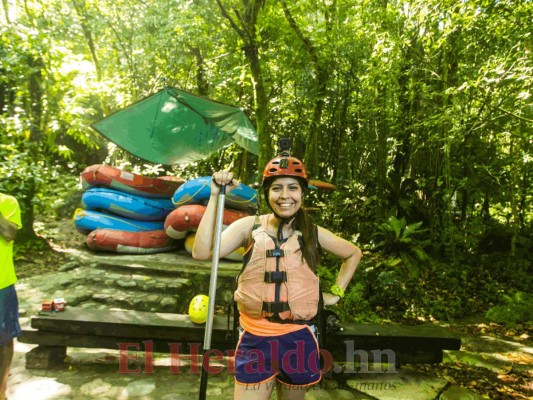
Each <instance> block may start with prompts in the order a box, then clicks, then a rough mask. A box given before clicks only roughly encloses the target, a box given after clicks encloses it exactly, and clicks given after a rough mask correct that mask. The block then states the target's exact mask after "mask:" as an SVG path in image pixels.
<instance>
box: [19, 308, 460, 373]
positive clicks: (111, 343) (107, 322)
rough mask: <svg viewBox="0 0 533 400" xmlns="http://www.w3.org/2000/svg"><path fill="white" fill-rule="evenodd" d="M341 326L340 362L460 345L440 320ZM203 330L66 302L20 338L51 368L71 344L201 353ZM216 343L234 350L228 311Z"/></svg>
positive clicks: (175, 317)
mask: <svg viewBox="0 0 533 400" xmlns="http://www.w3.org/2000/svg"><path fill="white" fill-rule="evenodd" d="M339 326H340V327H341V329H342V330H339V331H337V332H335V333H333V334H331V335H330V336H328V341H327V344H326V349H325V350H326V351H327V352H329V354H331V356H332V359H334V360H335V361H336V362H337V361H338V362H346V361H347V362H351V361H353V362H356V363H357V362H359V363H361V364H364V363H379V362H385V363H387V364H393V365H395V366H399V365H401V364H414V363H439V362H441V361H442V357H443V350H459V348H460V346H461V340H460V339H459V338H457V337H455V336H454V335H452V334H451V333H450V332H449V331H447V330H446V329H444V328H441V327H438V326H435V325H422V326H420V325H419V326H390V325H389V326H382V325H343V324H339ZM204 333H205V329H204V325H196V324H193V323H192V322H191V321H190V320H189V317H188V316H187V315H182V314H170V313H152V312H139V311H113V310H96V309H88V308H77V307H67V309H66V310H65V311H64V312H54V313H40V314H39V315H36V316H34V317H32V318H31V328H30V327H28V328H25V329H24V330H23V335H22V336H21V337H20V338H19V339H18V340H19V341H20V342H23V343H28V344H37V345H38V346H37V347H35V348H34V349H32V350H31V351H30V352H28V353H27V355H26V368H50V367H52V366H54V365H60V364H61V363H63V359H64V358H65V355H66V349H67V347H84V348H103V349H115V350H121V349H122V350H124V349H127V350H139V351H145V350H150V351H153V352H159V353H169V352H173V351H176V349H177V347H176V345H177V344H179V352H180V353H182V354H192V353H194V352H196V353H198V351H199V349H200V348H201V346H202V344H203V340H204ZM211 343H212V344H211V349H217V350H219V351H221V352H222V353H225V352H226V351H228V350H232V349H233V343H232V341H231V340H229V338H228V337H227V319H226V318H225V317H223V316H216V317H215V320H214V323H213V333H212V340H211ZM147 346H148V348H146V347H147ZM191 350H192V351H191ZM225 354H226V353H225Z"/></svg>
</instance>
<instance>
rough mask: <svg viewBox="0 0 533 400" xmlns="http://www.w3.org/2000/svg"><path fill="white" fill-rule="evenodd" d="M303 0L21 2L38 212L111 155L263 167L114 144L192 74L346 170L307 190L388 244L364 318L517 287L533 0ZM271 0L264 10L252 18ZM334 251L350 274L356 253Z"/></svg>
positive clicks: (28, 197) (446, 311) (23, 179)
mask: <svg viewBox="0 0 533 400" xmlns="http://www.w3.org/2000/svg"><path fill="white" fill-rule="evenodd" d="M284 3H285V5H286V9H284V8H283V3H282V2H263V1H261V2H236V1H235V2H234V1H225V0H222V1H221V2H219V3H216V2H213V1H212V0H200V1H188V2H176V1H171V0H162V1H157V2H156V1H152V0H150V1H147V2H144V3H142V4H141V3H139V2H132V1H120V2H116V1H110V0H102V1H98V2H86V1H81V0H76V1H73V2H62V1H58V0H44V1H41V2H31V1H30V2H22V1H20V0H15V1H11V2H7V3H5V4H4V6H5V7H4V8H6V9H5V10H4V12H2V13H0V26H1V28H0V60H1V62H0V130H1V132H0V190H4V191H7V192H10V193H13V194H15V195H16V196H17V197H18V198H19V199H20V200H21V203H22V204H21V206H22V207H23V212H24V215H25V216H28V218H29V219H30V220H31V219H32V218H33V217H35V218H36V219H41V218H43V217H48V216H50V217H55V216H57V217H63V216H65V215H69V210H71V209H72V207H74V205H75V204H76V203H77V201H78V199H79V195H80V193H79V191H78V190H79V189H78V188H77V187H76V184H75V181H76V179H77V177H78V175H79V172H80V171H81V169H82V168H83V167H84V166H87V165H88V164H93V163H100V162H103V161H104V160H106V157H107V160H106V162H108V163H110V164H112V165H116V166H120V167H124V168H126V169H128V170H131V171H134V172H138V173H142V174H147V175H156V176H159V175H166V174H175V175H177V176H180V177H182V178H185V179H188V178H192V177H197V176H201V175H209V174H211V173H212V172H213V171H214V170H216V169H219V168H230V169H232V170H234V171H236V172H237V175H238V176H239V178H240V179H241V180H243V181H244V182H246V183H256V182H258V180H259V179H258V176H257V171H258V170H261V168H262V167H263V165H258V158H257V157H255V156H251V155H249V154H245V153H243V152H242V150H240V149H239V148H238V147H236V146H233V147H230V148H227V149H225V150H224V151H223V152H220V153H219V154H214V155H213V156H212V157H210V158H209V159H207V160H204V161H201V162H198V163H191V164H190V165H182V166H172V167H168V166H162V165H157V164H156V165H150V164H146V163H145V162H144V161H142V160H139V159H136V158H135V157H132V156H131V155H128V154H125V153H124V152H122V151H121V150H110V151H108V147H107V143H106V142H105V140H104V139H103V138H101V137H99V136H97V135H96V133H95V132H94V131H93V130H92V129H91V128H90V125H91V123H93V122H95V121H97V120H99V119H101V118H102V117H103V116H105V115H108V114H109V113H111V112H114V111H116V110H119V109H120V108H122V107H124V106H126V105H129V104H131V103H132V102H134V101H136V100H139V99H141V98H142V97H144V96H145V95H148V94H150V93H153V92H154V91H156V90H158V89H160V88H162V87H164V86H167V85H173V86H177V87H179V88H181V89H184V90H188V91H191V92H194V93H198V94H201V95H203V96H206V97H210V98H212V99H215V100H220V101H224V102H228V103H231V104H237V105H239V106H242V107H243V108H244V109H245V110H246V112H247V114H248V115H249V116H250V118H251V120H252V122H253V123H255V124H256V125H261V126H258V128H261V129H260V132H261V135H262V136H261V143H262V144H265V146H263V147H262V151H261V155H260V157H259V159H261V160H264V158H265V157H268V155H269V152H270V150H269V146H268V145H269V144H271V142H274V141H275V139H276V138H277V137H279V136H289V137H291V138H292V139H293V142H294V149H293V150H294V151H293V153H294V155H296V156H298V157H300V158H305V159H304V161H305V162H306V163H308V164H310V165H312V166H313V171H312V172H313V176H312V178H316V179H322V180H326V181H329V182H332V183H335V184H337V190H336V191H335V192H333V193H331V192H325V191H320V190H319V191H317V192H312V193H310V195H309V198H308V199H306V200H307V202H306V205H308V206H313V207H318V208H319V209H320V211H319V212H317V213H315V214H313V217H314V218H315V220H316V221H317V222H318V223H320V224H321V225H323V226H325V227H327V228H328V229H330V230H332V231H333V232H338V233H339V234H340V235H341V236H343V237H345V238H347V239H348V240H351V241H353V242H357V244H359V245H360V247H362V248H363V249H364V250H365V251H366V252H367V253H368V252H370V254H366V255H365V259H364V260H367V259H370V260H371V261H370V262H367V261H364V266H361V267H360V268H359V270H358V272H357V276H356V278H355V279H357V280H358V281H357V283H356V284H352V285H350V289H349V292H348V294H347V300H346V301H345V302H344V305H343V306H339V307H347V306H346V305H347V304H349V305H350V306H349V307H348V308H346V309H343V312H344V313H345V314H346V316H348V315H349V314H350V310H349V308H351V307H353V309H354V310H358V314H357V315H367V316H368V318H372V314H371V313H377V314H379V315H381V316H384V315H388V316H391V315H399V316H401V317H406V316H408V317H415V318H455V317H457V316H459V315H461V314H462V313H467V312H468V311H469V310H476V311H479V310H482V309H483V306H482V304H483V302H485V303H487V302H489V301H493V299H496V298H498V293H499V291H500V290H507V289H508V288H509V287H516V288H519V289H520V290H522V291H525V290H526V289H527V285H529V284H530V283H531V278H530V277H529V276H530V275H531V274H530V271H529V268H530V264H531V262H532V259H531V257H532V256H531V254H533V250H532V242H533V240H532V231H533V228H532V223H533V208H532V207H531V201H532V199H533V191H532V186H531V182H530V181H531V165H532V163H531V151H532V142H531V139H530V138H531V136H532V129H531V127H532V126H533V125H532V124H531V122H532V121H533V109H532V107H531V87H532V77H533V61H532V58H531V54H530V47H531V45H530V42H531V32H530V30H531V29H530V25H531V24H530V22H531V15H532V10H533V8H532V5H531V2H509V1H498V2H494V1H493V2H490V1H481V0H476V1H471V2H447V3H446V2H445V3H443V2H441V1H436V0H425V1H421V0H415V1H411V2H408V3H406V2H403V3H399V2H388V3H384V2H368V1H353V0H338V1H335V2H319V3H317V2H314V1H310V0H304V1H299V2H284ZM218 4H220V5H222V6H225V7H226V9H227V11H229V12H228V15H229V16H230V17H232V18H233V20H232V21H230V19H231V18H227V16H224V15H223V13H222V11H221V8H220V7H219V5H218ZM252 4H260V5H261V7H260V9H259V12H257V13H255V12H254V14H253V15H254V16H256V17H257V18H256V19H255V18H254V20H253V21H248V22H249V23H248V24H247V25H246V26H245V25H242V24H243V21H244V20H245V19H246V18H248V17H249V16H250V15H252V13H248V12H247V11H251V10H250V9H246V6H247V5H248V6H250V5H252ZM233 11H235V13H234V12H233ZM235 15H239V18H237V17H235ZM289 16H292V19H291V18H289ZM231 22H233V23H235V24H236V26H237V28H238V29H235V26H233V25H232V23H231ZM243 34H244V35H243ZM254 57H255V58H254ZM259 100H261V103H260V104H261V107H257V105H258V104H259V103H258V101H259ZM32 211H35V215H33V214H32ZM390 215H393V216H394V217H391V218H390V219H388V218H389V216H390ZM411 221H417V222H414V223H412V222H411ZM326 261H328V260H326ZM326 265H328V266H329V265H331V271H332V272H331V273H332V274H333V273H334V271H335V270H336V269H335V268H337V267H336V265H337V264H336V263H333V261H332V262H329V261H328V264H326ZM480 276H484V277H486V279H480ZM356 307H361V308H359V309H356Z"/></svg>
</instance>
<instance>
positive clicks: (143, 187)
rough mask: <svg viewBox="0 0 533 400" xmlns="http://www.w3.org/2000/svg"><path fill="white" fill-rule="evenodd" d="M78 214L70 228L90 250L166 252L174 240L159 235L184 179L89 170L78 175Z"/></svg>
mask: <svg viewBox="0 0 533 400" xmlns="http://www.w3.org/2000/svg"><path fill="white" fill-rule="evenodd" d="M80 179H81V184H82V187H83V188H84V189H85V192H84V193H83V196H82V207H83V209H78V210H76V213H75V215H74V224H75V226H76V228H77V229H78V230H79V231H80V232H82V233H84V234H87V246H88V247H89V248H90V249H92V250H95V251H111V252H117V253H129V254H144V253H146V254H148V253H158V252H163V251H170V250H173V249H175V248H176V246H177V243H176V241H175V240H174V239H173V238H171V237H169V236H168V235H167V234H166V233H165V230H164V221H165V218H166V216H167V215H168V214H170V212H171V211H173V210H174V205H173V204H172V201H171V198H172V195H173V194H174V193H175V192H176V190H177V189H178V188H179V187H180V186H181V185H182V184H183V183H184V180H182V179H179V178H174V177H163V178H152V177H146V176H142V175H138V174H133V173H131V172H126V171H122V170H120V169H118V168H114V167H110V166H106V165H99V164H98V165H92V166H90V167H88V168H86V169H85V170H84V171H83V172H82V174H81V177H80Z"/></svg>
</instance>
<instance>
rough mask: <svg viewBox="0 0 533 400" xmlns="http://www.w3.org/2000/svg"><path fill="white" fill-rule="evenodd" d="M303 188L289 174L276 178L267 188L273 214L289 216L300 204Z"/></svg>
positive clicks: (282, 216)
mask: <svg viewBox="0 0 533 400" xmlns="http://www.w3.org/2000/svg"><path fill="white" fill-rule="evenodd" d="M302 197H303V190H302V187H301V186H300V182H298V179H296V178H291V177H289V176H285V177H281V178H276V179H275V180H274V182H272V185H270V188H269V189H268V202H269V204H270V207H271V208H272V210H274V212H275V214H277V215H278V216H279V217H281V218H290V217H292V216H293V215H294V214H296V212H297V211H298V210H299V209H300V207H301V206H302Z"/></svg>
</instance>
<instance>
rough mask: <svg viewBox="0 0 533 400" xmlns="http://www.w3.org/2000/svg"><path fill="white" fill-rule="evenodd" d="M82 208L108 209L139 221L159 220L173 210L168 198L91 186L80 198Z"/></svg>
mask: <svg viewBox="0 0 533 400" xmlns="http://www.w3.org/2000/svg"><path fill="white" fill-rule="evenodd" d="M81 202H82V205H83V208H85V209H87V210H94V211H101V210H103V211H109V212H111V213H113V214H117V215H120V216H122V217H126V218H132V219H135V220H140V221H161V220H164V219H165V217H166V216H167V215H168V214H170V212H172V211H173V210H174V205H173V204H172V201H171V200H170V198H169V199H155V198H147V197H143V196H137V195H134V194H130V193H126V192H121V191H118V190H113V189H107V188H91V189H89V190H87V191H85V192H84V193H83V196H82V198H81Z"/></svg>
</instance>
